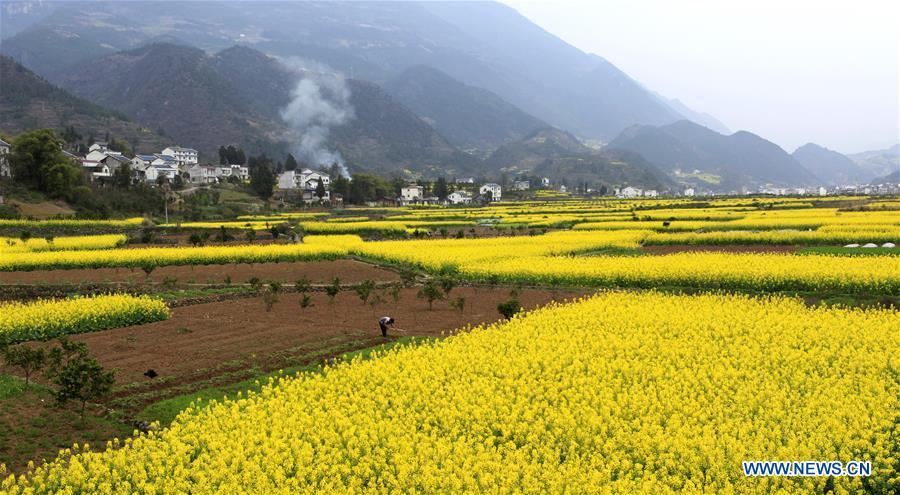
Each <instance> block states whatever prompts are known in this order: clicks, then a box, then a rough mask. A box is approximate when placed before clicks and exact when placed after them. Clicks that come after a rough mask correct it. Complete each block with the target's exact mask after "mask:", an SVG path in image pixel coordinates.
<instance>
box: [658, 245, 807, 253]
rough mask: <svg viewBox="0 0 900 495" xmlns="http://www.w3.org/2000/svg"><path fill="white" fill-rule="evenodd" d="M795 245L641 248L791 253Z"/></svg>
mask: <svg viewBox="0 0 900 495" xmlns="http://www.w3.org/2000/svg"><path fill="white" fill-rule="evenodd" d="M797 249H798V248H797V246H781V245H738V244H735V245H723V246H692V245H684V246H680V245H679V246H644V247H643V250H644V251H646V252H648V253H650V254H672V253H687V252H716V251H718V252H726V253H786V254H789V253H793V252H794V251H796V250H797Z"/></svg>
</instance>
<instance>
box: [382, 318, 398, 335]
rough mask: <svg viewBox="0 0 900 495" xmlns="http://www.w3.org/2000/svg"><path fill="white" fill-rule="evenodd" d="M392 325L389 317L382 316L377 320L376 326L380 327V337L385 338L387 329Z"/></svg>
mask: <svg viewBox="0 0 900 495" xmlns="http://www.w3.org/2000/svg"><path fill="white" fill-rule="evenodd" d="M393 324H394V319H393V318H391V317H390V316H382V317H381V318H379V319H378V326H379V327H381V336H382V337H387V331H388V327H390V326H391V325H393Z"/></svg>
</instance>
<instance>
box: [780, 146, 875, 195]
mask: <svg viewBox="0 0 900 495" xmlns="http://www.w3.org/2000/svg"><path fill="white" fill-rule="evenodd" d="M791 156H793V157H794V159H796V160H797V161H798V162H799V163H800V164H801V165H803V166H804V167H806V168H807V169H808V170H809V171H811V172H812V173H814V174H815V175H816V177H819V178H820V179H822V180H824V181H825V183H827V184H828V185H831V186H839V185H845V184H860V183H862V182H864V181H865V180H866V178H867V177H866V175H867V174H866V173H865V172H864V171H863V170H862V169H861V168H859V166H857V165H856V163H854V162H853V160H851V159H850V158H847V156H846V155H842V154H840V153H838V152H837V151H833V150H830V149H828V148H825V147H823V146H819V145H818V144H815V143H807V144H805V145H803V146H801V147H799V148H797V149H796V150H795V151H794V152H793V153H792V154H791Z"/></svg>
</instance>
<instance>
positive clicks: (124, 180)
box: [112, 163, 134, 189]
mask: <svg viewBox="0 0 900 495" xmlns="http://www.w3.org/2000/svg"><path fill="white" fill-rule="evenodd" d="M133 180H134V170H132V169H131V165H129V164H127V163H124V164H122V165H121V166H120V167H119V168H117V169H116V171H115V172H113V176H112V183H113V185H114V186H115V187H118V188H119V189H128V188H129V187H131V183H132V181H133Z"/></svg>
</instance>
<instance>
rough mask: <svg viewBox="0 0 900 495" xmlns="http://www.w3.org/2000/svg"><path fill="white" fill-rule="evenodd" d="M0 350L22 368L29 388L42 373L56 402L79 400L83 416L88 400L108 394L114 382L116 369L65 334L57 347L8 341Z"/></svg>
mask: <svg viewBox="0 0 900 495" xmlns="http://www.w3.org/2000/svg"><path fill="white" fill-rule="evenodd" d="M0 351H2V354H3V361H4V362H5V363H6V365H7V366H9V367H12V368H18V369H19V370H21V371H22V375H23V376H24V377H25V388H26V389H28V388H29V387H30V386H31V379H32V378H33V377H34V376H35V375H37V374H41V375H43V377H44V378H45V379H46V380H47V382H48V383H49V384H50V388H51V391H52V393H53V396H54V398H55V399H56V403H57V404H58V405H59V406H63V405H65V404H66V403H68V402H75V403H77V404H78V405H79V414H80V417H81V419H82V420H84V409H85V406H86V405H87V403H88V402H95V401H98V400H99V399H102V398H103V397H105V396H107V395H108V394H109V393H110V391H111V390H112V387H113V384H114V383H115V376H114V372H113V371H106V370H104V369H103V366H101V365H100V363H99V362H98V361H97V360H96V359H94V358H92V357H90V356H89V355H88V348H87V345H85V344H84V343H82V342H75V341H72V340H69V339H67V338H65V337H60V338H59V345H57V346H55V347H50V348H45V347H34V346H32V345H28V344H19V345H5V346H3V347H2V349H0Z"/></svg>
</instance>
